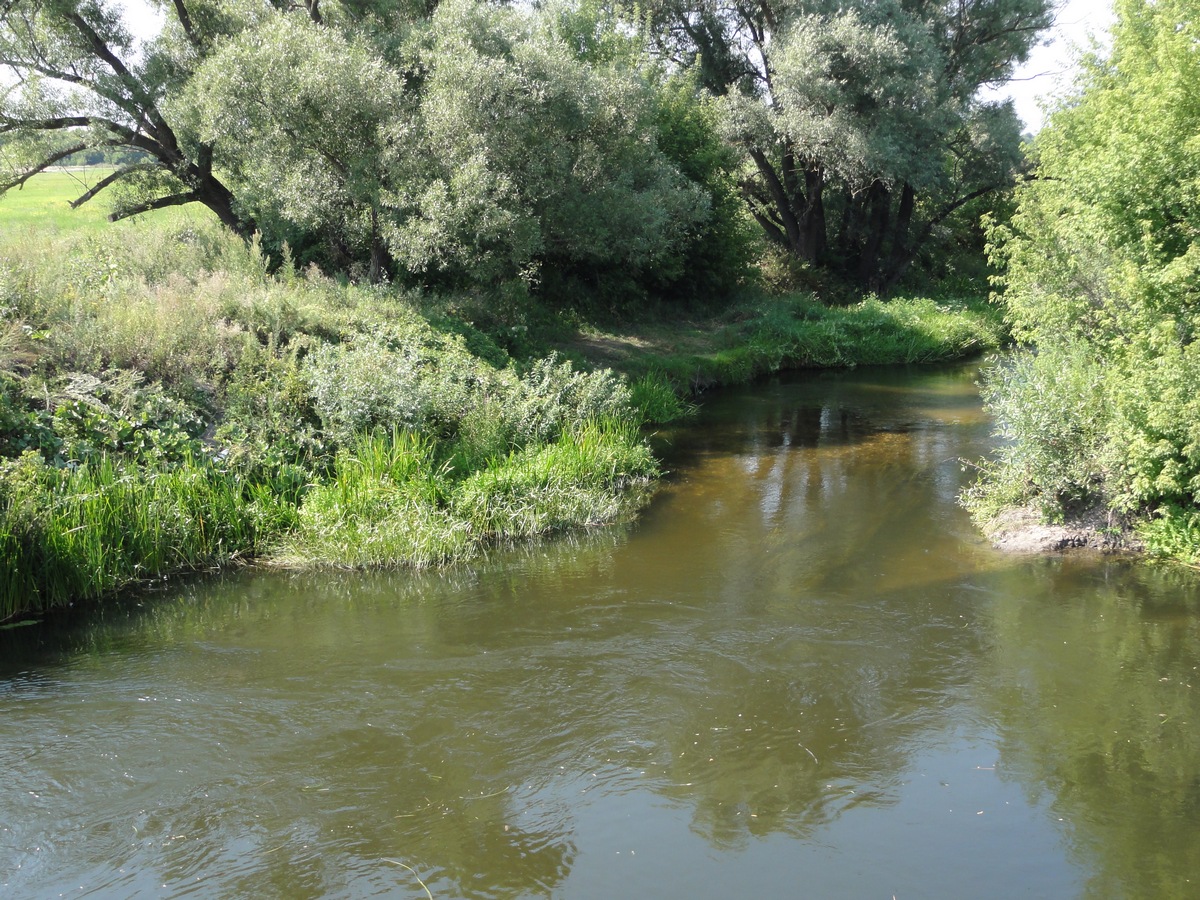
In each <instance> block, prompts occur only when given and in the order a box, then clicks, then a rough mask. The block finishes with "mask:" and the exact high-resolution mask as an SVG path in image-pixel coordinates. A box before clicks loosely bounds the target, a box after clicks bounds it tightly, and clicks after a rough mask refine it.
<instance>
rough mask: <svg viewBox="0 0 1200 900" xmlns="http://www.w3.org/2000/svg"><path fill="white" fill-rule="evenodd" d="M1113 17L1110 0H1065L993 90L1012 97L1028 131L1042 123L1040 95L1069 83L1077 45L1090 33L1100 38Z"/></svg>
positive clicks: (1083, 43) (1058, 90)
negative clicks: (1022, 58)
mask: <svg viewBox="0 0 1200 900" xmlns="http://www.w3.org/2000/svg"><path fill="white" fill-rule="evenodd" d="M1113 21H1114V15H1113V9H1112V0H1066V2H1065V3H1062V4H1061V5H1060V8H1059V10H1058V13H1057V15H1056V16H1055V23H1054V27H1053V28H1052V29H1051V30H1050V32H1049V33H1048V34H1046V36H1045V37H1043V38H1042V42H1041V43H1040V44H1039V45H1038V46H1037V47H1035V48H1034V49H1033V52H1032V53H1031V54H1030V56H1029V61H1028V62H1027V63H1025V65H1023V66H1021V68H1020V69H1018V70H1017V72H1016V73H1015V78H1014V79H1013V81H1011V82H1009V83H1008V84H1007V85H1005V86H1004V87H1003V88H1001V89H999V90H997V91H995V92H994V94H992V96H996V97H1011V98H1012V100H1013V104H1014V105H1015V106H1016V108H1017V115H1019V116H1020V117H1021V121H1023V122H1024V123H1025V127H1026V129H1027V130H1028V131H1030V132H1032V133H1036V132H1037V131H1038V130H1039V129H1040V128H1041V127H1042V110H1041V106H1040V104H1039V100H1040V98H1043V97H1046V96H1052V95H1057V94H1060V93H1062V92H1063V90H1064V89H1065V88H1067V87H1069V86H1070V83H1071V74H1072V72H1073V71H1074V69H1075V59H1076V57H1077V52H1076V48H1079V47H1087V46H1088V44H1089V40H1090V38H1091V37H1093V36H1094V37H1097V38H1103V37H1104V35H1105V33H1106V31H1107V29H1108V27H1109V26H1110V25H1112V23H1113Z"/></svg>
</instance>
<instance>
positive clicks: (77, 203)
mask: <svg viewBox="0 0 1200 900" xmlns="http://www.w3.org/2000/svg"><path fill="white" fill-rule="evenodd" d="M151 168H158V167H157V166H147V165H146V164H145V163H134V164H133V165H131V166H125V167H124V168H121V169H117V170H116V171H115V172H111V173H109V174H108V175H106V176H105V177H104V178H101V179H100V180H99V181H97V182H96V183H95V184H94V185H92V186H91V188H90V189H89V190H88V191H87V192H86V193H84V194H83V195H82V196H81V197H78V198H77V199H75V200H72V201H71V209H79V207H81V206H83V204H85V203H87V202H88V201H89V200H91V199H92V198H93V197H95V196H96V195H97V194H99V193H100V192H101V191H103V190H104V189H105V188H106V187H108V186H109V185H112V184H115V183H116V182H118V181H120V180H121V179H122V178H124V177H125V176H126V175H128V174H129V173H130V172H137V171H139V170H146V169H151Z"/></svg>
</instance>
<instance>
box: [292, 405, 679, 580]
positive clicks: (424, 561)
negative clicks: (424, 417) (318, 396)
mask: <svg viewBox="0 0 1200 900" xmlns="http://www.w3.org/2000/svg"><path fill="white" fill-rule="evenodd" d="M437 455H438V454H437V448H436V446H435V445H434V444H433V443H432V442H431V441H429V440H428V439H426V438H422V437H419V436H416V435H413V434H410V433H403V432H393V433H392V434H391V435H384V434H380V433H376V434H374V435H369V436H365V437H362V438H360V439H359V440H358V441H357V442H356V443H355V445H354V447H353V448H351V449H348V450H345V451H343V452H342V453H341V454H339V456H338V464H337V473H336V475H335V477H334V478H333V480H332V481H330V482H329V483H327V484H322V485H320V486H318V487H315V488H314V489H313V490H312V491H310V492H309V494H308V495H307V496H306V497H305V500H304V503H303V505H302V506H301V508H300V527H299V528H298V530H297V531H296V532H295V533H294V534H293V535H291V536H290V537H289V538H288V540H287V541H286V542H285V545H284V549H283V551H282V553H280V554H278V555H277V557H276V559H277V560H278V561H279V562H281V563H284V564H286V563H289V562H291V561H294V560H298V561H303V562H304V563H305V564H313V563H315V564H318V565H322V564H323V565H335V566H352V567H361V566H416V567H422V566H428V565H435V564H437V563H441V562H444V561H446V560H449V559H457V558H463V557H465V556H469V555H471V554H472V553H474V552H476V551H477V550H478V549H480V548H481V547H482V546H483V545H484V544H485V543H490V542H493V541H497V540H512V539H516V538H528V537H533V536H535V535H539V534H545V533H547V532H550V531H558V530H562V529H565V528H578V527H582V526H588V525H599V524H603V523H606V522H610V521H612V520H613V519H615V518H617V517H618V516H620V515H622V514H623V513H625V512H626V511H628V509H629V508H630V496H629V487H630V486H631V485H632V484H633V483H634V482H635V481H645V480H647V479H648V478H649V477H651V476H652V475H654V474H655V473H656V468H655V465H654V460H653V458H652V457H651V456H650V452H649V449H648V448H647V447H646V445H645V443H644V442H643V441H642V440H641V437H640V436H639V435H638V433H637V430H636V428H634V427H632V426H630V425H619V424H616V423H610V424H591V423H589V424H587V425H583V426H580V427H578V428H572V429H570V430H568V431H565V432H563V433H562V435H561V436H560V437H559V438H558V439H557V440H555V441H553V442H550V443H542V444H537V445H531V446H529V447H527V448H526V449H524V450H521V451H514V452H513V453H512V454H510V455H507V456H501V457H497V458H495V459H493V460H492V461H491V462H490V463H489V464H487V465H486V466H485V467H484V468H481V469H479V470H478V471H475V472H473V473H471V474H470V475H468V476H467V477H466V478H464V479H462V480H461V481H458V480H456V479H454V478H453V477H452V476H453V474H454V472H453V469H451V468H450V467H449V466H438V465H437V463H436V459H437Z"/></svg>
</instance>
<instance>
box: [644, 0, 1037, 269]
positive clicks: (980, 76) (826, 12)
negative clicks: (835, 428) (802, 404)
mask: <svg viewBox="0 0 1200 900" xmlns="http://www.w3.org/2000/svg"><path fill="white" fill-rule="evenodd" d="M655 20H656V28H655V40H656V43H657V46H658V48H659V50H660V52H661V53H662V54H664V55H665V56H667V57H669V58H671V59H673V60H675V61H677V62H678V63H680V64H683V65H691V66H694V67H695V68H697V69H698V70H699V72H700V73H701V78H702V80H703V82H704V84H705V85H706V86H707V87H708V89H709V90H711V91H712V92H713V93H715V94H718V95H721V96H722V97H724V105H725V112H726V115H725V131H726V135H727V137H728V138H729V139H730V140H731V141H733V142H735V143H736V144H738V145H739V146H741V147H742V148H744V151H745V152H746V154H747V156H748V158H749V160H750V161H751V162H752V167H751V168H750V169H749V171H748V172H747V173H746V175H745V177H744V178H743V180H742V190H743V192H744V195H745V197H746V201H747V203H748V204H749V206H750V210H751V212H752V214H753V216H754V218H755V219H756V220H757V221H758V223H759V225H761V227H762V229H763V231H764V232H765V234H766V235H767V236H768V238H770V239H771V240H773V241H774V242H776V243H777V244H778V245H780V246H782V247H784V248H786V249H787V251H788V252H790V253H791V254H793V255H794V256H795V257H797V258H798V259H800V260H804V261H806V262H809V263H813V264H817V265H821V266H827V267H832V268H834V269H837V270H838V271H840V272H842V273H843V274H844V275H846V276H847V277H848V278H850V279H851V280H853V281H855V282H857V283H860V284H863V285H866V286H869V287H873V288H876V289H879V290H887V289H888V288H890V287H891V286H892V285H894V284H895V283H896V281H897V280H898V279H899V278H900V277H901V276H902V275H903V274H904V273H905V271H906V270H907V268H908V267H909V265H911V263H912V262H913V260H914V259H915V257H916V254H917V252H918V251H919V250H920V248H921V247H922V245H923V244H924V243H925V242H926V241H927V240H928V239H929V237H930V236H931V235H932V234H933V232H934V231H935V229H937V228H938V227H939V226H941V225H942V224H943V223H944V222H945V221H946V220H947V219H948V217H949V216H951V215H952V214H953V213H954V212H956V211H957V210H959V209H960V208H962V207H963V206H964V205H965V204H967V203H969V202H970V201H971V200H972V199H974V198H976V197H980V196H982V195H984V194H986V193H989V192H991V191H994V190H996V189H999V188H1002V187H1006V186H1008V185H1010V184H1011V183H1012V179H1013V175H1014V172H1015V171H1016V170H1017V168H1018V165H1019V162H1020V154H1019V145H1020V132H1019V123H1018V121H1017V119H1016V116H1015V113H1014V112H1013V110H1012V108H1011V107H1010V106H1009V105H1007V104H989V103H983V102H981V101H980V100H979V91H980V89H981V88H982V87H984V86H986V85H992V84H997V83H1000V82H1003V81H1004V80H1006V79H1007V78H1008V77H1009V76H1010V75H1011V73H1012V69H1013V66H1014V65H1015V64H1017V63H1018V62H1020V61H1022V60H1024V59H1025V58H1026V56H1027V54H1028V52H1029V49H1030V48H1031V47H1032V46H1033V44H1034V42H1035V40H1036V39H1037V37H1038V35H1039V34H1040V33H1041V32H1042V31H1043V30H1044V29H1045V28H1046V27H1047V26H1048V25H1049V24H1050V21H1051V4H1050V3H1049V2H1048V0H954V2H946V0H876V2H869V3H868V2H856V3H844V2H832V0H762V2H758V3H749V4H725V3H722V2H720V0H706V2H701V3H694V2H678V0H662V2H660V3H659V4H658V5H657V7H656V10H655Z"/></svg>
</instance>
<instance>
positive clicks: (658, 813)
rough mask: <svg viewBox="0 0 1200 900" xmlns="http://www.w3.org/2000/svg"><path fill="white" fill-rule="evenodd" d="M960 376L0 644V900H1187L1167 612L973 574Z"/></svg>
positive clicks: (802, 413) (1198, 596) (1191, 633)
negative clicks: (350, 558) (565, 494)
mask: <svg viewBox="0 0 1200 900" xmlns="http://www.w3.org/2000/svg"><path fill="white" fill-rule="evenodd" d="M972 378H973V373H972V372H971V371H970V370H967V369H962V370H953V371H942V372H939V373H934V374H930V373H928V372H926V373H903V372H894V371H868V372H862V373H857V374H851V375H824V376H807V377H797V378H795V379H792V380H787V381H784V382H780V383H774V384H769V385H760V386H757V387H755V388H753V389H751V390H746V391H741V392H730V393H725V394H722V395H719V396H712V397H710V398H708V400H707V402H706V406H705V412H704V415H703V417H702V418H701V419H700V420H699V421H697V422H696V423H694V425H693V426H690V427H689V428H688V429H687V430H686V431H685V432H681V433H679V434H676V435H674V436H672V439H673V441H674V443H673V448H674V449H673V450H672V451H671V465H672V467H673V468H674V470H675V472H676V476H675V478H674V480H673V481H672V482H671V483H670V484H668V486H667V487H666V488H665V489H664V490H663V491H662V493H661V494H660V496H659V497H658V499H657V501H656V502H655V503H654V505H652V507H651V508H650V509H649V511H648V512H647V513H646V514H645V515H644V517H643V518H641V519H640V520H639V521H638V523H637V524H636V525H635V526H633V527H630V528H627V529H625V530H610V531H606V532H602V533H599V534H596V535H592V536H589V537H587V538H586V539H582V540H568V541H564V542H561V543H555V544H552V545H547V546H543V547H538V548H534V549H526V550H523V551H517V552H512V553H507V554H499V553H498V554H496V555H495V556H494V557H493V558H492V559H490V560H488V561H487V562H486V563H484V564H480V565H476V566H474V567H471V568H469V569H458V570H454V571H450V572H445V573H439V574H431V575H422V576H412V575H408V574H389V575H381V574H368V575H322V576H319V577H318V576H304V577H290V576H277V575H263V574H256V573H239V574H235V575H232V576H228V577H222V578H220V579H219V580H216V581H208V582H203V583H192V584H185V585H181V586H179V587H178V588H177V589H175V590H173V591H171V592H169V593H167V594H164V595H161V596H158V597H155V598H152V599H151V598H147V599H146V600H145V601H144V602H143V604H142V606H141V607H133V608H130V609H126V610H122V611H112V610H110V611H108V612H106V613H105V614H103V615H102V616H100V617H99V618H97V619H95V620H94V621H92V622H90V623H88V624H87V625H86V626H81V627H79V628H77V629H74V630H71V631H67V632H63V633H57V634H56V633H50V632H48V631H46V630H45V629H34V628H25V629H20V630H17V631H11V632H6V633H3V634H0V653H2V654H3V657H2V658H0V770H2V771H3V773H4V778H3V779H2V780H0V893H2V894H3V895H4V896H6V897H16V898H25V897H30V898H45V897H54V896H58V895H60V894H61V895H67V896H100V897H175V896H184V895H189V894H190V895H195V896H203V897H289V898H290V897H325V896H333V897H366V896H385V897H414V898H420V897H426V896H433V897H435V898H449V897H472V898H483V897H541V896H554V897H570V898H608V897H625V896H647V897H664V898H669V897H678V898H696V897H722V898H724V897H814V898H841V897H854V898H872V897H876V898H882V900H887V898H891V897H893V896H894V897H896V898H897V900H908V898H960V897H972V898H988V897H995V898H1009V897H1014V896H1029V897H1054V898H1057V897H1076V896H1083V897H1096V898H1108V897H1192V896H1198V895H1200V887H1198V886H1197V884H1195V883H1194V882H1197V881H1200V727H1198V726H1200V715H1198V713H1200V710H1198V708H1197V707H1198V704H1200V700H1198V699H1197V690H1196V688H1195V687H1194V685H1195V684H1196V683H1197V679H1198V678H1200V673H1198V672H1197V666H1200V589H1198V584H1197V581H1196V579H1194V578H1192V577H1190V576H1191V574H1192V573H1190V572H1187V571H1186V570H1184V571H1178V570H1177V571H1167V570H1163V569H1155V568H1150V567H1145V566H1140V565H1136V564H1130V563H1122V562H1117V561H1103V560H1093V561H1068V560H1061V559H1035V560H1028V559H1026V560H1020V559H1010V558H1005V557H1003V556H1001V555H999V554H997V553H995V552H993V551H992V550H990V549H989V548H988V547H987V546H986V545H985V544H984V543H983V542H982V541H981V540H980V538H979V537H978V536H977V535H976V534H975V533H974V532H973V530H972V528H971V526H970V523H969V522H968V520H967V519H966V517H965V515H964V514H963V513H962V512H961V511H960V510H959V509H957V507H956V506H955V504H954V496H955V493H956V492H957V490H958V489H959V487H960V485H961V484H962V483H963V479H964V478H966V477H967V476H966V475H964V473H963V471H962V468H961V466H960V463H959V459H960V458H961V457H974V456H977V455H978V454H979V453H980V452H982V450H983V449H984V446H985V444H986V440H987V426H986V422H985V421H984V420H983V417H982V414H981V412H980V409H979V405H978V400H977V397H976V394H975V390H974V388H973V385H972ZM427 891H428V894H427Z"/></svg>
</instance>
